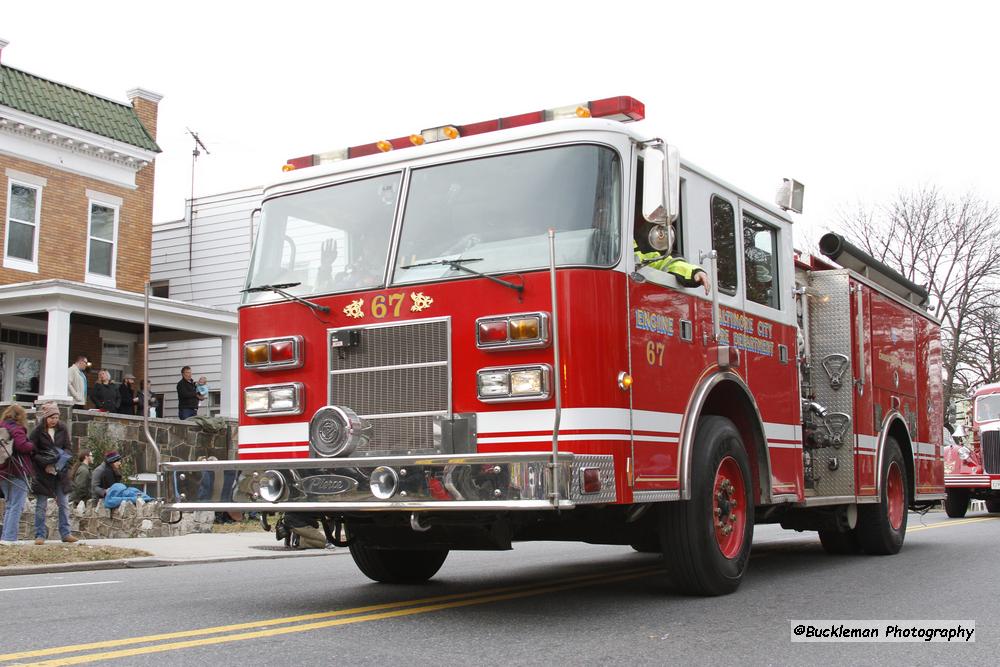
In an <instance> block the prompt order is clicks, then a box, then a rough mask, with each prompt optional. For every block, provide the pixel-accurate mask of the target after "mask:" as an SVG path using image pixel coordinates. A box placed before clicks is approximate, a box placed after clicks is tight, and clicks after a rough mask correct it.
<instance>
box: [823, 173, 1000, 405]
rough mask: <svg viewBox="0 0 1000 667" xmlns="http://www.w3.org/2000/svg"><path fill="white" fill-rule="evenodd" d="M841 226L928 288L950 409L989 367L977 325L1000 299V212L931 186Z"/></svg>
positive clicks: (855, 214)
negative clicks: (960, 389)
mask: <svg viewBox="0 0 1000 667" xmlns="http://www.w3.org/2000/svg"><path fill="white" fill-rule="evenodd" d="M840 222H841V225H842V227H843V228H844V230H845V232H846V233H847V235H848V236H850V237H852V239H853V240H854V242H855V243H856V244H857V245H858V246H860V247H861V248H864V249H865V250H866V251H867V252H868V253H869V254H871V255H872V256H873V257H875V258H876V259H878V260H880V261H882V262H883V263H885V264H886V265H888V266H890V267H892V268H893V269H895V270H896V271H899V273H901V274H902V275H904V276H906V277H907V278H909V279H910V280H912V281H913V282H915V283H918V284H925V285H927V288H928V291H929V292H930V296H931V304H930V312H931V314H932V315H934V316H935V317H936V318H938V319H940V320H941V338H942V361H943V366H944V375H945V377H944V399H945V404H946V405H947V404H948V403H949V402H950V400H951V395H952V391H953V389H954V385H955V384H959V385H965V383H966V382H969V381H974V380H975V379H977V378H978V377H980V374H979V371H974V370H973V369H974V368H978V366H976V365H974V364H980V363H981V362H982V361H984V360H983V359H981V354H982V353H983V350H982V349H980V346H981V344H982V341H981V339H980V338H979V337H977V336H976V335H975V333H974V331H973V329H975V328H976V326H977V324H975V323H974V320H975V322H976V323H979V324H985V320H983V319H982V317H985V316H986V313H985V310H986V304H990V303H995V302H996V299H997V295H998V286H1000V209H998V208H997V207H996V206H994V205H992V204H990V203H989V202H987V201H985V200H983V199H981V198H979V197H978V196H976V195H974V194H968V195H965V196H964V197H961V198H959V199H952V198H949V197H947V196H945V195H944V194H942V193H941V191H940V190H938V189H937V188H935V187H931V186H925V187H921V188H918V189H916V190H914V191H911V192H901V193H899V194H898V195H896V197H895V198H894V199H893V200H892V201H890V202H889V203H888V204H887V205H884V206H879V207H874V208H867V207H864V206H859V207H858V208H857V209H856V210H854V211H852V212H850V213H848V214H844V215H841V220H840ZM977 317H978V318H980V319H978V320H976V319H975V318H977Z"/></svg>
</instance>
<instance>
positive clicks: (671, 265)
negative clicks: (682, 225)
mask: <svg viewBox="0 0 1000 667" xmlns="http://www.w3.org/2000/svg"><path fill="white" fill-rule="evenodd" d="M639 229H640V232H639V233H638V234H637V236H646V237H647V238H648V244H649V246H650V247H651V248H653V250H652V252H642V251H641V250H640V249H639V243H638V242H637V241H636V240H635V238H633V239H632V249H633V250H634V251H635V263H636V266H637V267H638V265H639V264H640V263H642V262H646V264H645V266H648V267H651V268H653V269H656V270H657V271H663V272H665V273H669V274H670V275H672V276H673V277H674V278H676V279H677V282H678V283H680V284H681V286H683V287H697V286H698V285H701V286H702V287H703V288H704V289H705V294H708V293H709V291H710V290H711V288H712V284H711V282H710V281H709V279H708V274H707V273H705V270H704V269H702V268H701V267H700V266H698V265H697V264H691V263H690V262H687V261H685V260H684V259H683V258H682V257H672V256H671V255H670V254H669V252H670V250H672V249H673V247H674V228H673V225H652V224H649V223H646V224H643V225H640V227H639ZM647 229H648V231H646V230H647ZM643 231H646V233H645V234H643V233H642V232H643ZM657 248H662V250H663V252H660V251H659V250H657ZM664 253H667V254H664ZM650 260H652V261H650Z"/></svg>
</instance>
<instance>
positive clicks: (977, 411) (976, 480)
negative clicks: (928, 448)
mask: <svg viewBox="0 0 1000 667" xmlns="http://www.w3.org/2000/svg"><path fill="white" fill-rule="evenodd" d="M944 484H945V488H946V489H947V493H948V497H947V498H946V499H945V501H944V509H945V512H947V513H948V516H950V517H952V518H961V517H963V516H965V513H966V512H968V511H969V502H970V501H971V500H972V499H976V500H985V501H986V510H987V511H988V512H1000V384H987V385H983V386H982V387H980V388H979V389H978V390H977V391H976V393H975V394H974V395H973V397H972V446H971V447H968V446H966V445H960V444H954V443H951V444H950V446H948V447H946V448H945V452H944Z"/></svg>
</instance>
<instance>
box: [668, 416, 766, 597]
mask: <svg viewBox="0 0 1000 667" xmlns="http://www.w3.org/2000/svg"><path fill="white" fill-rule="evenodd" d="M751 479H752V478H751V476H750V464H749V462H748V460H747V453H746V450H745V449H744V448H743V441H742V439H741V438H740V432H739V431H738V430H737V429H736V427H735V426H734V425H733V423H732V422H731V421H729V420H728V419H726V418H725V417H717V416H709V417H705V418H704V419H702V421H701V423H700V424H699V425H698V432H697V434H696V436H695V442H694V449H693V452H692V460H691V499H690V500H685V501H680V502H669V503H665V504H664V505H663V506H662V507H661V540H662V544H663V557H664V560H665V561H666V565H667V572H668V574H669V575H670V578H671V580H672V581H673V583H674V586H675V587H676V588H677V589H678V590H679V591H681V592H682V593H686V594H688V595H724V594H726V593H732V592H733V591H735V590H736V589H737V588H738V587H739V585H740V581H741V580H742V579H743V575H744V573H745V572H746V569H747V564H748V563H749V560H750V544H751V543H752V542H753V496H752V495H751V492H750V488H751V487H750V484H751Z"/></svg>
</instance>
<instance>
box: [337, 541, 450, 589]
mask: <svg viewBox="0 0 1000 667" xmlns="http://www.w3.org/2000/svg"><path fill="white" fill-rule="evenodd" d="M350 548H351V556H352V557H353V558H354V562H355V564H356V565H357V566H358V569H359V570H361V572H362V573H363V574H364V575H365V576H366V577H368V578H369V579H371V580H373V581H378V582H381V583H383V584H421V583H423V582H425V581H427V580H428V579H430V578H431V577H433V576H434V575H435V574H437V571H438V570H440V569H441V566H442V565H443V564H444V559H445V558H447V557H448V550H447V549H433V550H418V549H376V548H374V547H369V546H366V545H364V544H363V543H360V542H352V543H351V547H350Z"/></svg>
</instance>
